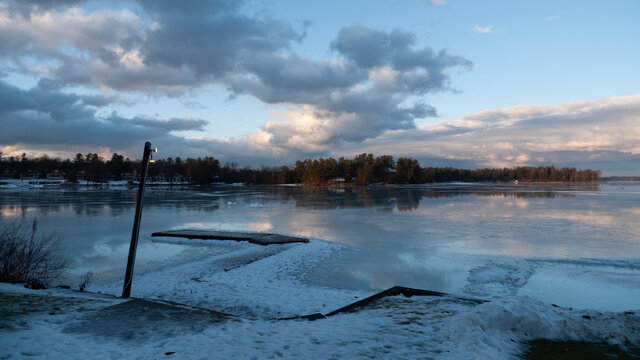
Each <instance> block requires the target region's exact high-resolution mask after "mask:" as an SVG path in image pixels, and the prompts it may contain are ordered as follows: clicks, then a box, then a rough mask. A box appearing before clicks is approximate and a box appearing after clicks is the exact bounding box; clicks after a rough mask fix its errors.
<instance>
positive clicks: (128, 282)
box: [122, 141, 151, 298]
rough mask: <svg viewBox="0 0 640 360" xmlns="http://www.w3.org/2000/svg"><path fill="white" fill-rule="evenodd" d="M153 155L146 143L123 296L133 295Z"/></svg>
mask: <svg viewBox="0 0 640 360" xmlns="http://www.w3.org/2000/svg"><path fill="white" fill-rule="evenodd" d="M150 155H151V143H150V142H148V141H147V142H145V143H144V154H143V155H142V174H141V177H140V186H139V187H138V201H137V203H136V215H135V218H134V219H133V231H132V232H131V244H130V245H129V259H128V260H127V271H126V273H125V275H124V287H123V289H122V297H123V298H128V297H129V296H131V283H132V282H133V265H134V264H135V262H136V250H137V248H138V235H139V234H140V218H141V217H142V194H143V193H144V183H145V181H146V180H147V170H148V169H149V156H150Z"/></svg>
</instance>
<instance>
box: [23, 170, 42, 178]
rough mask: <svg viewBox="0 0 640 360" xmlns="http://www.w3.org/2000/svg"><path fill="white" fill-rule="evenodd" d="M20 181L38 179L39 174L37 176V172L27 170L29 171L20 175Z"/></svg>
mask: <svg viewBox="0 0 640 360" xmlns="http://www.w3.org/2000/svg"><path fill="white" fill-rule="evenodd" d="M22 179H24V180H36V179H40V174H38V173H37V172H35V171H33V170H31V169H29V170H27V172H25V173H23V174H22Z"/></svg>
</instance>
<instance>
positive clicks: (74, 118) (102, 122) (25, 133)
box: [0, 81, 206, 152]
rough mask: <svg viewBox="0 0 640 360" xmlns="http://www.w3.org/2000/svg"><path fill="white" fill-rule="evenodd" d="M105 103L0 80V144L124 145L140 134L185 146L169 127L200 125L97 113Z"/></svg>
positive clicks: (199, 124) (140, 139)
mask: <svg viewBox="0 0 640 360" xmlns="http://www.w3.org/2000/svg"><path fill="white" fill-rule="evenodd" d="M107 104H109V100H108V99H106V98H104V97H102V96H86V95H77V94H74V93H67V92H62V91H60V90H58V89H55V88H48V87H46V86H45V84H40V85H38V86H36V87H33V88H31V89H29V90H22V89H20V88H17V87H15V86H12V85H9V84H7V83H6V82H4V81H0V124H2V131H1V132H0V144H2V146H3V147H5V148H9V149H13V151H12V152H15V151H18V150H17V149H19V148H49V149H51V148H60V147H62V148H65V147H74V148H84V149H94V148H106V149H127V148H129V147H131V146H134V145H136V144H141V143H143V142H144V141H145V140H158V141H159V142H162V143H166V144H181V145H183V146H188V144H187V141H185V139H184V138H181V137H179V136H176V135H173V134H172V132H173V131H181V130H201V129H202V127H203V126H204V125H205V124H206V122H205V121H204V120H201V119H189V118H184V119H177V118H174V119H168V120H163V119H153V118H148V117H135V118H124V117H121V116H118V115H117V114H115V113H113V114H111V115H109V116H106V117H99V116H97V114H96V113H97V111H98V109H100V108H102V107H104V106H105V105H107Z"/></svg>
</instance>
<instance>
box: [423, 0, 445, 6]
mask: <svg viewBox="0 0 640 360" xmlns="http://www.w3.org/2000/svg"><path fill="white" fill-rule="evenodd" d="M427 2H428V3H429V4H431V5H435V6H442V5H444V4H445V0H427Z"/></svg>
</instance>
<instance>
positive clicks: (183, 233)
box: [151, 229, 309, 246]
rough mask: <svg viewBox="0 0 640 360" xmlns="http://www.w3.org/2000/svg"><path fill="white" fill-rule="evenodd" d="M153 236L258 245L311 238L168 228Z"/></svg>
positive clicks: (299, 241) (305, 240) (297, 241)
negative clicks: (241, 242)
mask: <svg viewBox="0 0 640 360" xmlns="http://www.w3.org/2000/svg"><path fill="white" fill-rule="evenodd" d="M151 236H153V237H159V236H163V237H179V238H187V239H204V240H234V241H248V242H250V243H252V244H257V245H262V246H266V245H274V244H290V243H308V242H309V239H307V238H301V237H295V236H287V235H280V234H269V233H261V232H241V231H215V230H189V229H184V230H168V231H160V232H154V233H153V234H151Z"/></svg>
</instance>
